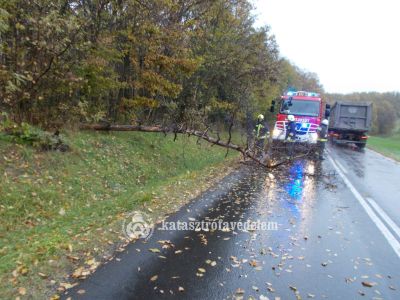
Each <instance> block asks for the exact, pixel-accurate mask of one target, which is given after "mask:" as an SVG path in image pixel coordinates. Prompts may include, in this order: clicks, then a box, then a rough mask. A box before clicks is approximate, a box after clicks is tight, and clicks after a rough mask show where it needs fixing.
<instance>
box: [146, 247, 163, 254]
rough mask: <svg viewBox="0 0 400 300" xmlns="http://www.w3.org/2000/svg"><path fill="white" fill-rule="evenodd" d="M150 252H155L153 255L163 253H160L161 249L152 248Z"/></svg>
mask: <svg viewBox="0 0 400 300" xmlns="http://www.w3.org/2000/svg"><path fill="white" fill-rule="evenodd" d="M149 251H150V252H153V253H160V252H161V251H160V250H159V249H157V248H150V249H149Z"/></svg>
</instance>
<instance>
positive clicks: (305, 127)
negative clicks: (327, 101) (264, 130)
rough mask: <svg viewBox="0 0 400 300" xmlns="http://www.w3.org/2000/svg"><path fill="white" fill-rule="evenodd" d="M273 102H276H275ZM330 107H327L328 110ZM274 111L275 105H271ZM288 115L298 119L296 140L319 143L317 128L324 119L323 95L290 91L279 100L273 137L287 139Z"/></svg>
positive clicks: (277, 139) (278, 139)
mask: <svg viewBox="0 0 400 300" xmlns="http://www.w3.org/2000/svg"><path fill="white" fill-rule="evenodd" d="M273 104H275V103H274V102H273ZM328 109H329V108H328V107H327V110H328ZM271 111H273V106H272V107H271ZM288 115H293V116H294V117H295V121H296V141H298V142H303V143H309V144H315V143H317V138H318V135H317V128H318V126H319V124H320V123H321V121H322V119H323V105H322V99H321V96H320V95H319V94H317V93H314V92H305V91H297V92H294V91H289V92H286V94H285V95H283V96H281V99H280V100H279V111H278V113H277V118H276V122H275V126H274V130H273V132H272V139H273V140H275V141H283V140H285V139H286V128H287V123H288Z"/></svg>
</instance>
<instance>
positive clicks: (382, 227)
mask: <svg viewBox="0 0 400 300" xmlns="http://www.w3.org/2000/svg"><path fill="white" fill-rule="evenodd" d="M328 158H329V160H330V162H331V163H332V165H333V166H334V168H335V169H336V171H337V172H338V173H339V175H340V176H341V177H342V179H343V181H344V183H345V184H346V185H347V187H348V188H349V189H350V191H351V192H352V193H353V195H354V197H355V198H356V199H357V200H358V202H359V203H360V204H361V206H362V207H363V208H364V210H365V212H366V213H367V215H368V216H369V217H370V218H371V220H372V221H373V222H374V223H375V225H376V227H378V229H379V230H380V232H381V233H382V234H383V236H384V237H385V238H386V240H387V241H388V243H389V245H390V246H391V247H392V248H393V250H394V252H395V253H396V254H397V256H398V257H399V258H400V243H399V242H398V241H397V240H396V238H395V237H394V236H393V234H392V233H391V232H390V231H389V229H388V228H387V227H386V226H385V224H383V222H382V221H381V220H380V219H379V217H378V216H377V215H376V214H375V212H374V211H373V210H372V208H371V207H370V206H369V205H368V204H367V202H366V200H365V199H364V198H363V197H362V196H361V194H360V193H359V192H358V191H357V190H356V188H355V187H354V186H353V184H352V183H351V182H350V180H349V179H347V177H346V175H344V174H343V172H342V171H341V170H340V168H339V167H338V165H337V164H336V163H335V162H334V161H333V159H332V158H331V157H330V156H328Z"/></svg>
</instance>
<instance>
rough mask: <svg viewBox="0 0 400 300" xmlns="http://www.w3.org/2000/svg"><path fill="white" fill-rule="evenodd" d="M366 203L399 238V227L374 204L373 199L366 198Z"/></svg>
mask: <svg viewBox="0 0 400 300" xmlns="http://www.w3.org/2000/svg"><path fill="white" fill-rule="evenodd" d="M365 199H367V201H368V203H369V204H370V205H371V206H372V207H373V208H374V209H375V211H376V212H377V213H378V214H379V215H380V216H381V218H382V219H383V220H384V221H385V222H386V224H387V225H389V227H390V228H391V229H392V230H393V231H394V232H395V233H396V235H397V236H398V237H399V238H400V227H399V226H397V224H396V223H395V222H393V220H392V219H391V218H390V217H389V216H388V215H387V214H386V213H385V212H384V211H383V209H382V208H380V206H379V205H378V204H377V203H376V202H375V200H374V199H372V198H369V197H366V198H365Z"/></svg>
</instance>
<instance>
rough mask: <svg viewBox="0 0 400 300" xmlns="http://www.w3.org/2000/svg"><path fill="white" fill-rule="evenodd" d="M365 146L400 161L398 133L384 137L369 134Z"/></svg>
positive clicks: (399, 135)
mask: <svg viewBox="0 0 400 300" xmlns="http://www.w3.org/2000/svg"><path fill="white" fill-rule="evenodd" d="M367 146H368V148H371V149H372V150H375V151H377V152H379V153H381V154H383V155H385V156H388V157H391V158H393V159H395V160H397V161H400V134H395V135H392V136H386V137H384V136H370V137H369V139H368V142H367Z"/></svg>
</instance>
